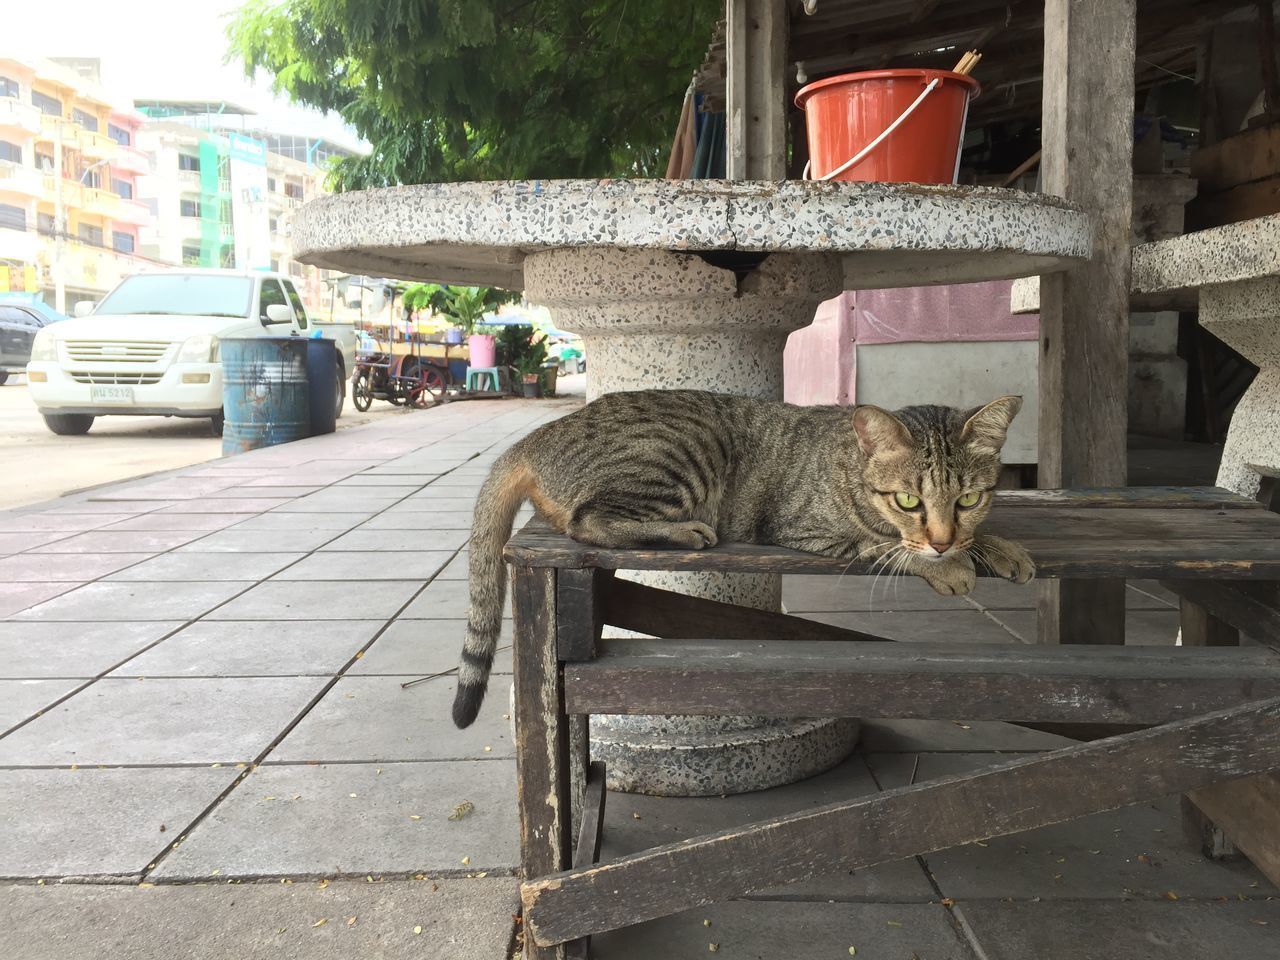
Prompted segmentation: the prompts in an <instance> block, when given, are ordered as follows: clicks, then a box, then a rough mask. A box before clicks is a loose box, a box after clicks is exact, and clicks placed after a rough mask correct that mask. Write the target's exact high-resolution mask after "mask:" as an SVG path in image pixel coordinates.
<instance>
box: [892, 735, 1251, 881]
mask: <svg viewBox="0 0 1280 960" xmlns="http://www.w3.org/2000/svg"><path fill="white" fill-rule="evenodd" d="M1008 759H1010V758H1009V757H1007V756H1004V757H1002V756H999V755H995V754H957V753H949V754H921V755H920V757H919V765H918V766H915V764H914V760H912V758H910V757H908V756H906V755H898V756H894V757H880V756H876V755H872V756H871V757H870V763H871V767H872V769H873V770H874V771H875V772H876V777H877V779H878V780H879V781H880V783H881V784H882V785H883V786H885V787H886V788H892V787H896V786H904V785H905V784H907V783H909V782H911V774H912V772H913V769H914V773H915V782H916V783H922V782H925V781H927V780H930V779H933V778H935V777H942V776H948V775H952V774H962V773H968V772H970V771H973V770H977V769H981V768H982V767H985V766H990V765H992V764H995V763H1000V762H1003V761H1005V760H1008ZM984 842H985V844H986V846H979V845H977V844H969V845H967V846H963V847H957V848H955V849H952V850H944V851H940V852H938V853H931V854H927V855H926V856H925V857H924V860H925V861H926V863H927V864H928V867H929V870H930V872H931V873H932V874H933V876H934V879H935V880H936V881H937V884H938V886H939V887H940V888H941V890H942V892H943V893H944V894H945V895H946V896H949V897H954V898H956V899H957V900H959V899H966V898H984V899H1000V898H1003V897H1018V898H1026V897H1043V898H1044V899H1046V900H1048V899H1059V900H1061V899H1075V900H1095V899H1098V900H1107V899H1117V900H1118V899H1124V898H1131V899H1143V900H1159V899H1163V898H1164V897H1165V895H1166V894H1167V893H1169V892H1172V893H1174V894H1175V895H1176V896H1178V897H1229V898H1231V899H1234V898H1235V897H1236V895H1237V894H1244V895H1246V896H1252V895H1258V893H1259V889H1260V888H1258V887H1253V886H1251V884H1253V883H1256V882H1258V881H1260V880H1261V879H1262V878H1261V875H1260V874H1259V873H1258V872H1257V871H1256V870H1254V869H1253V867H1251V866H1250V865H1249V864H1248V863H1247V862H1243V861H1227V862H1213V861H1209V860H1206V859H1205V858H1204V857H1202V856H1200V854H1199V852H1198V851H1195V850H1193V849H1191V847H1190V845H1189V844H1188V843H1187V842H1186V841H1185V840H1184V839H1183V836H1182V827H1181V820H1180V817H1179V814H1178V802H1177V798H1173V797H1170V798H1165V799H1163V800H1158V801H1154V802H1151V803H1141V804H1136V805H1134V806H1130V807H1125V808H1123V809H1121V810H1114V811H1111V812H1109V813H1099V814H1094V815H1093V816H1089V817H1082V818H1080V819H1078V820H1071V821H1068V822H1066V823H1059V824H1054V825H1052V826H1048V827H1041V828H1039V829H1036V830H1028V831H1026V832H1024V833H1019V834H1013V835H1010V836H1006V837H992V838H991V839H989V840H986V841H984ZM1275 892H1276V891H1275V890H1274V888H1271V887H1270V886H1269V885H1267V890H1266V893H1268V894H1274V893H1275Z"/></svg>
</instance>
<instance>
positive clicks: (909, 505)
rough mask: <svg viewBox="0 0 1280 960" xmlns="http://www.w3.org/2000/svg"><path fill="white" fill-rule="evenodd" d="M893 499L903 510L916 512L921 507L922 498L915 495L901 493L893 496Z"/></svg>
mask: <svg viewBox="0 0 1280 960" xmlns="http://www.w3.org/2000/svg"><path fill="white" fill-rule="evenodd" d="M893 499H894V501H895V502H896V503H897V504H898V506H900V507H901V508H902V509H903V510H914V509H915V508H916V507H918V506H920V498H919V497H917V496H916V495H915V494H914V493H902V492H901V491H899V492H898V493H895V494H894V495H893Z"/></svg>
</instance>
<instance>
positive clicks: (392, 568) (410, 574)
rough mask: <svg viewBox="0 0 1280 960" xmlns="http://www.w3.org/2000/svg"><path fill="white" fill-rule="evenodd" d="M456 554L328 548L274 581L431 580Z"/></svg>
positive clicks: (283, 573) (446, 552) (277, 575)
mask: <svg viewBox="0 0 1280 960" xmlns="http://www.w3.org/2000/svg"><path fill="white" fill-rule="evenodd" d="M452 557H453V551H452V550H431V551H427V550H423V551H401V552H398V553H396V554H395V557H394V558H393V559H391V560H390V561H388V558H386V557H380V556H378V555H376V554H375V555H372V556H371V555H370V554H369V553H368V552H365V551H344V550H326V551H323V552H320V553H313V554H312V555H311V556H309V557H307V558H306V559H305V560H302V561H300V562H298V563H295V564H294V565H293V566H291V567H289V568H288V569H287V570H282V571H280V572H279V573H277V574H276V575H275V576H274V577H272V579H273V580H353V581H366V580H429V579H431V578H432V577H434V576H435V575H436V573H438V572H439V571H440V570H441V568H443V567H444V565H445V564H447V563H448V562H449V560H450V559H452Z"/></svg>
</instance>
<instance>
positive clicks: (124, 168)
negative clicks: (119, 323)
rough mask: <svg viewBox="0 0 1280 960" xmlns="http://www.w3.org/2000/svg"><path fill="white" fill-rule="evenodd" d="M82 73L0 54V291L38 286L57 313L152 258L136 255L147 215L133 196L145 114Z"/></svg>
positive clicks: (145, 166) (145, 168)
mask: <svg viewBox="0 0 1280 960" xmlns="http://www.w3.org/2000/svg"><path fill="white" fill-rule="evenodd" d="M88 72H89V73H90V75H89V76H85V75H82V73H81V72H79V71H77V70H76V69H74V67H73V66H68V65H65V64H62V63H57V62H54V61H51V60H43V59H38V58H13V57H0V295H2V294H3V293H4V292H13V291H21V292H25V293H28V294H37V295H41V296H42V298H43V299H44V301H45V302H46V303H48V304H49V305H50V306H52V307H53V308H54V309H55V310H59V311H62V312H67V311H68V308H69V307H70V306H71V305H72V304H74V303H75V301H77V300H83V299H94V300H96V299H99V298H101V297H102V295H103V294H104V293H106V292H107V291H108V290H110V289H111V288H112V287H114V286H115V285H116V283H118V282H119V281H120V279H121V278H122V277H123V276H125V275H127V274H129V273H132V272H135V271H137V270H138V269H140V268H141V267H143V266H146V265H147V264H149V263H151V262H153V261H149V260H147V259H146V258H143V257H141V256H140V255H139V254H138V248H139V231H140V229H143V228H145V227H146V226H148V225H149V224H151V223H152V222H153V221H154V215H153V213H152V211H151V210H150V209H149V207H148V206H147V204H145V203H143V202H142V201H141V200H139V199H138V178H139V177H140V176H143V175H145V174H147V173H148V172H149V171H150V168H151V163H150V160H149V159H148V157H147V155H146V154H145V153H143V152H142V151H141V150H139V149H138V147H137V134H138V128H139V127H140V126H141V125H142V123H143V120H144V118H143V117H142V115H141V114H139V113H137V112H136V111H135V110H134V109H133V108H132V106H128V105H124V104H117V103H115V102H114V101H112V100H111V99H110V98H109V97H108V96H107V94H106V93H105V91H103V90H102V88H101V86H100V85H99V84H98V83H97V81H96V77H95V76H93V75H92V70H91V69H90V70H89V71H88ZM5 268H7V269H5Z"/></svg>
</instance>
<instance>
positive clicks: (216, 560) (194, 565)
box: [107, 550, 306, 583]
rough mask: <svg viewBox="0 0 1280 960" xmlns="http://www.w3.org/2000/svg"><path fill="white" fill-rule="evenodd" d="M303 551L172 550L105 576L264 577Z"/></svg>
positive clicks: (171, 578)
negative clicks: (225, 551) (230, 551)
mask: <svg viewBox="0 0 1280 960" xmlns="http://www.w3.org/2000/svg"><path fill="white" fill-rule="evenodd" d="M305 556H306V554H305V553H240V554H232V553H223V552H217V551H215V552H210V553H197V552H196V551H194V550H192V551H190V552H187V553H181V552H174V553H166V554H164V555H162V556H159V557H155V558H154V559H152V560H148V561H147V562H146V563H140V564H138V565H137V566H135V567H130V568H129V569H128V570H121V571H120V572H119V573H116V574H112V575H111V576H109V577H107V580H108V581H123V580H128V581H143V582H151V583H162V582H171V581H175V580H179V581H180V580H264V579H266V578H267V577H269V576H271V575H272V574H274V573H277V572H278V571H280V570H283V569H284V568H285V567H287V566H289V564H291V563H296V562H297V561H298V560H301V559H302V558H303V557H305Z"/></svg>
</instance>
